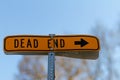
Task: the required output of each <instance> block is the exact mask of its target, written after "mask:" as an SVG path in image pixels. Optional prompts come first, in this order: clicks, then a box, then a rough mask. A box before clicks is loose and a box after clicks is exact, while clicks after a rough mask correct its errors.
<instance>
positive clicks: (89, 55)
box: [4, 35, 100, 59]
mask: <svg viewBox="0 0 120 80" xmlns="http://www.w3.org/2000/svg"><path fill="white" fill-rule="evenodd" d="M99 50H100V45H99V40H98V38H97V37H95V36H90V35H55V36H53V37H52V38H51V37H50V36H39V35H14V36H7V37H5V39H4V52H5V53H6V54H21V55H22V54H23V55H47V54H48V53H49V52H50V51H52V52H55V54H56V55H58V56H65V57H72V58H82V59H97V58H98V56H99Z"/></svg>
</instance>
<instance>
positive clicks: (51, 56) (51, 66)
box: [48, 52, 55, 80]
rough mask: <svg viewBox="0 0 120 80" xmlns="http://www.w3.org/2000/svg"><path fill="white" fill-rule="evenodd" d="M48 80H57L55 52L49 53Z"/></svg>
mask: <svg viewBox="0 0 120 80" xmlns="http://www.w3.org/2000/svg"><path fill="white" fill-rule="evenodd" d="M48 80H55V54H54V53H53V52H50V53H49V54H48Z"/></svg>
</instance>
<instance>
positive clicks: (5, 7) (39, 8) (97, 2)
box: [0, 0, 120, 80]
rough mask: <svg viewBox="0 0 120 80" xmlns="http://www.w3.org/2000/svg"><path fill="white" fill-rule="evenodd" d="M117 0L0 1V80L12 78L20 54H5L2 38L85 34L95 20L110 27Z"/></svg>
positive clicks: (118, 17) (117, 13)
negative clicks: (28, 35) (24, 35)
mask: <svg viewBox="0 0 120 80" xmlns="http://www.w3.org/2000/svg"><path fill="white" fill-rule="evenodd" d="M119 21H120V1H119V0H0V43H1V45H0V72H1V77H0V80H13V79H14V74H17V65H18V62H19V61H20V59H21V56H20V55H17V56H16V55H5V54H4V52H3V39H4V37H5V36H8V35H16V34H37V35H48V34H50V33H54V34H89V31H90V30H91V29H92V27H94V26H95V24H96V23H97V22H100V23H102V24H104V25H105V26H107V27H109V28H111V29H113V28H114V27H115V26H116V27H117V26H118V22H119Z"/></svg>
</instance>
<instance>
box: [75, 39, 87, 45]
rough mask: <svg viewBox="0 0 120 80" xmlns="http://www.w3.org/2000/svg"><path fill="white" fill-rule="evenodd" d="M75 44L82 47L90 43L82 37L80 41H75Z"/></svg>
mask: <svg viewBox="0 0 120 80" xmlns="http://www.w3.org/2000/svg"><path fill="white" fill-rule="evenodd" d="M74 44H75V45H80V46H81V47H83V46H85V45H87V44H88V42H87V41H85V40H84V39H80V41H75V42H74Z"/></svg>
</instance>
